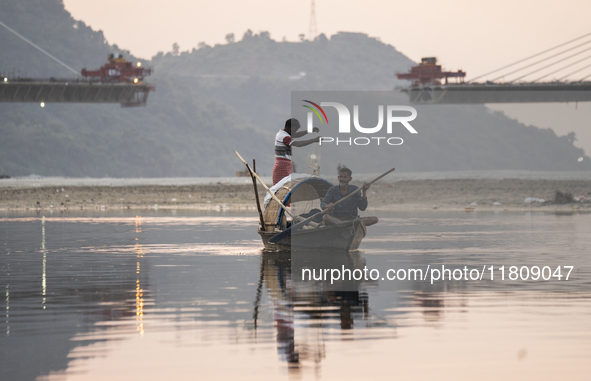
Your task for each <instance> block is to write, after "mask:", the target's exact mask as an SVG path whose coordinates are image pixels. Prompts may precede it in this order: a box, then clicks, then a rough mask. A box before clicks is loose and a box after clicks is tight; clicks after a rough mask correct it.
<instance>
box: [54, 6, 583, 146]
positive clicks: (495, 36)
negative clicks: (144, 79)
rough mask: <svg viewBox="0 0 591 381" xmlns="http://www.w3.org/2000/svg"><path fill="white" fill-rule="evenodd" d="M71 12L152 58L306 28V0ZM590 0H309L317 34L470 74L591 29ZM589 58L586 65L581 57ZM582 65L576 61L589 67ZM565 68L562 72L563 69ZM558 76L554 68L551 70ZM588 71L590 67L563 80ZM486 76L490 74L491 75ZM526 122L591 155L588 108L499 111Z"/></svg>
mask: <svg viewBox="0 0 591 381" xmlns="http://www.w3.org/2000/svg"><path fill="white" fill-rule="evenodd" d="M64 4H65V6H66V9H67V10H68V11H70V12H71V13H72V15H73V16H74V18H76V19H79V20H83V21H84V22H85V23H86V24H87V25H90V26H91V27H92V28H93V29H95V30H99V29H100V30H102V31H103V32H104V34H105V37H106V38H107V40H108V41H109V42H110V43H115V44H117V45H119V47H121V48H124V49H128V50H130V51H131V52H132V53H133V54H134V55H137V56H139V57H143V58H151V57H152V56H153V55H154V54H156V53H157V52H158V51H164V52H168V51H170V50H171V47H172V44H173V43H175V42H177V43H178V44H179V45H180V47H181V51H184V50H191V49H193V48H194V47H196V46H197V44H198V43H199V42H205V43H207V44H209V45H214V44H216V43H225V36H226V35H227V34H228V33H234V35H235V36H236V38H237V39H241V38H242V35H243V34H244V32H245V31H246V30H248V29H251V30H252V31H253V32H255V33H256V32H259V31H269V32H270V33H271V37H272V38H274V39H276V40H282V39H283V38H286V39H287V40H289V41H297V40H299V38H298V35H299V34H301V33H303V34H306V35H307V34H308V30H309V25H310V8H311V7H310V4H311V0H274V1H271V0H246V1H245V0H240V1H238V0H216V1H204V0H64ZM589 15H591V1H589V0H586V1H581V0H563V1H556V0H553V1H549V0H517V1H516V0H496V1H490V0H487V1H482V0H457V1H454V2H448V1H441V0H407V1H383V0H381V1H380V0H364V1H353V0H339V1H337V0H316V23H317V27H318V32H319V33H325V34H326V35H328V36H330V35H332V34H334V33H336V32H338V31H348V32H363V33H367V34H368V35H370V36H372V37H377V38H380V39H381V40H382V41H383V42H385V43H388V44H391V45H393V46H394V47H396V49H397V50H399V51H400V52H402V53H404V54H405V55H406V56H408V57H410V58H411V59H412V60H415V61H419V60H420V59H421V57H425V56H436V57H438V59H439V61H440V63H441V64H442V65H443V66H444V68H445V69H448V70H454V71H455V70H458V69H462V70H464V71H466V72H467V74H468V79H470V77H475V76H478V75H480V74H484V73H486V72H488V71H490V70H493V69H496V68H499V67H501V66H504V65H506V64H508V63H511V62H514V61H516V60H518V59H521V58H524V57H526V56H529V55H531V54H534V53H537V52H540V51H542V50H545V49H548V48H550V47H552V46H555V45H558V44H560V43H562V42H565V41H568V40H571V39H573V38H576V37H578V36H581V35H584V34H586V33H589V32H591V25H590V23H589ZM587 63H588V62H587ZM587 63H584V64H587ZM567 73H568V71H567ZM559 74H561V73H559ZM587 74H591V68H589V69H587V70H585V71H583V72H581V73H579V74H576V75H575V76H574V77H573V78H571V79H575V80H578V79H581V78H582V77H584V76H585V75H587ZM489 79H490V78H489ZM495 108H497V109H498V108H502V109H503V110H505V111H506V112H507V114H508V115H510V116H514V117H517V118H518V119H519V120H521V121H523V122H525V123H528V124H529V123H531V124H535V125H537V126H539V127H543V128H548V127H551V128H553V129H554V130H555V131H556V133H557V134H558V135H564V134H566V133H568V132H570V131H575V132H576V133H577V136H578V138H579V141H578V142H577V143H576V144H575V145H577V146H579V147H582V148H585V150H586V152H587V154H591V107H587V105H586V104H585V105H582V106H581V107H578V108H576V109H575V106H574V105H572V104H571V105H564V104H563V105H553V106H552V107H545V106H544V105H533V106H526V105H523V107H521V106H519V105H511V106H510V107H503V106H501V107H498V106H496V107H495Z"/></svg>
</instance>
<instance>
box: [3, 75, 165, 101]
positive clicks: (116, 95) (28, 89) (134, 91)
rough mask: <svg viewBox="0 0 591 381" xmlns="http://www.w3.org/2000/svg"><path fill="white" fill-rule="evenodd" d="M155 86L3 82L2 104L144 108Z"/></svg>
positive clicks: (82, 82) (140, 84) (142, 84)
mask: <svg viewBox="0 0 591 381" xmlns="http://www.w3.org/2000/svg"><path fill="white" fill-rule="evenodd" d="M152 90H154V86H153V85H150V84H145V83H139V84H134V83H98V82H85V81H75V80H74V81H71V82H66V81H55V82H54V81H40V80H22V79H21V80H8V81H7V82H3V81H0V102H38V103H40V102H45V103H54V102H55V103H120V104H121V106H124V107H132V106H145V105H146V102H147V100H148V94H149V92H150V91H152Z"/></svg>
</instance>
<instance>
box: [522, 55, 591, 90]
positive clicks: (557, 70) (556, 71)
mask: <svg viewBox="0 0 591 381" xmlns="http://www.w3.org/2000/svg"><path fill="white" fill-rule="evenodd" d="M589 58H591V56H586V57H584V58H581V59H580V60H578V61H575V62H572V63H569V64H568V65H566V66H563V67H561V68H560V69H556V70H554V71H551V72H550V73H548V74H544V75H543V76H541V77H540V78H538V79H535V80H533V81H532V83H534V82H538V81H539V80H540V79H542V78H546V77H547V76H549V75H552V74H554V73H558V72H559V71H562V70H564V69H568V68H569V67H571V66H574V65H576V64H578V63H579V62H583V61H585V60H588V59H589ZM567 77H568V75H567ZM562 78H566V77H562ZM562 78H561V79H562Z"/></svg>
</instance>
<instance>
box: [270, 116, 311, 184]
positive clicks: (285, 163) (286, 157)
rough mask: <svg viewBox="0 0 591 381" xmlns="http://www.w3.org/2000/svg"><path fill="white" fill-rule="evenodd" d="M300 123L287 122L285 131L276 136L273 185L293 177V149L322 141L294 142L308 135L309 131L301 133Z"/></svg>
mask: <svg viewBox="0 0 591 381" xmlns="http://www.w3.org/2000/svg"><path fill="white" fill-rule="evenodd" d="M299 129H300V122H298V120H297V119H295V118H291V119H288V120H287V121H286V122H285V127H284V128H283V130H279V132H278V133H277V135H275V165H274V166H273V185H275V184H277V183H278V182H279V181H281V179H282V178H284V177H285V176H288V175H291V147H292V146H293V147H304V146H307V145H310V144H312V143H317V142H319V141H320V136H317V137H315V138H313V139H308V140H299V141H297V140H293V139H294V138H300V137H302V136H304V135H306V134H307V133H308V132H307V131H300V132H297V131H298V130H299ZM313 131H314V132H319V131H320V130H319V129H318V127H314V129H313Z"/></svg>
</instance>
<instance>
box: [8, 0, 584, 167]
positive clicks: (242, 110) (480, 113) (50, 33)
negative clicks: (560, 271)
mask: <svg viewBox="0 0 591 381" xmlns="http://www.w3.org/2000/svg"><path fill="white" fill-rule="evenodd" d="M0 21H3V22H5V23H6V24H8V25H9V26H11V27H12V28H13V29H15V30H17V31H18V32H19V33H21V34H22V35H24V36H25V37H27V38H29V39H30V40H32V41H33V42H35V43H37V44H38V45H40V46H42V47H43V48H44V49H45V50H47V51H48V52H50V53H51V54H53V55H55V56H56V57H58V58H59V59H60V60H62V61H64V62H66V63H67V64H68V65H69V66H72V67H74V68H76V69H82V68H84V67H86V68H88V69H96V68H98V67H100V66H101V65H102V64H104V63H105V62H106V56H107V54H108V53H113V52H116V53H122V54H123V55H124V56H125V58H126V59H128V60H132V61H136V60H138V59H137V58H136V57H134V56H133V55H132V54H131V53H130V52H129V51H126V50H122V49H121V48H119V47H118V46H117V45H112V44H109V43H108V42H107V41H106V40H105V38H104V36H103V34H102V32H100V31H94V30H92V29H91V28H89V27H88V26H86V25H85V24H84V22H82V21H80V20H75V19H73V18H72V16H71V15H70V14H69V13H68V12H67V11H66V10H65V9H64V6H63V3H62V1H61V0H27V1H23V2H14V1H9V0H0ZM0 40H1V41H2V49H1V50H0V72H2V73H8V74H9V75H10V73H12V74H13V75H14V73H18V72H20V74H21V76H22V75H26V76H29V77H46V78H49V77H69V76H71V74H70V73H69V72H68V71H67V70H65V69H64V68H62V67H61V66H59V65H57V64H56V63H55V62H53V61H51V60H50V59H49V58H47V57H46V56H44V55H43V54H42V53H40V52H38V51H37V50H35V49H34V48H33V47H31V46H29V45H27V44H26V43H24V42H23V41H21V40H20V39H18V38H17V37H16V36H14V35H12V34H10V33H9V32H8V31H6V30H5V29H4V28H0ZM131 48H132V47H131ZM142 62H143V64H144V66H150V67H153V68H154V74H153V75H152V76H150V77H148V78H147V81H148V82H150V83H153V84H155V86H156V91H155V92H153V93H152V94H151V95H150V97H149V100H148V105H147V106H146V107H141V108H121V107H120V106H119V105H97V104H94V105H93V104H47V105H46V107H44V108H41V107H39V105H38V104H17V103H0V114H1V115H2V118H1V120H0V136H1V139H0V174H1V173H6V174H9V175H11V176H19V175H28V174H31V173H36V174H40V175H44V176H50V175H54V176H55V175H61V176H105V175H109V176H112V177H172V176H232V175H234V174H235V172H236V171H237V170H241V169H242V166H241V164H240V163H239V162H238V161H237V159H236V158H235V156H234V153H233V151H234V150H238V151H239V152H241V153H242V154H243V156H244V157H246V158H255V159H256V160H257V165H258V169H259V172H261V173H263V174H270V172H271V168H272V165H273V161H274V157H273V148H272V145H273V138H274V135H275V133H276V132H277V131H278V130H279V129H280V128H282V127H283V124H284V122H285V120H286V119H287V118H288V117H289V115H290V112H291V111H290V109H291V92H292V91H327V90H330V91H350V90H358V91H359V90H361V91H392V89H393V88H394V86H396V85H403V83H402V82H398V81H397V80H396V79H395V76H394V73H395V72H403V71H406V70H408V68H409V67H410V66H412V65H413V64H414V63H413V62H412V61H411V60H410V59H408V58H407V57H405V56H404V55H403V54H402V53H400V52H398V51H397V50H396V49H395V48H394V47H393V46H391V45H388V44H384V43H382V42H380V41H379V40H378V39H376V38H372V37H369V36H367V35H365V34H361V33H345V32H342V33H337V34H336V35H333V36H330V37H327V36H324V35H320V36H318V37H317V38H316V39H314V40H313V41H308V40H302V41H299V42H289V41H275V40H273V39H272V38H271V37H270V35H269V33H267V32H261V33H258V34H254V33H252V32H250V31H249V32H247V33H245V34H244V36H242V37H241V38H240V39H238V38H235V37H234V36H233V35H228V37H227V43H226V44H221V45H216V46H207V45H206V44H199V46H196V48H195V49H193V50H192V51H187V52H179V51H178V47H177V48H176V49H174V48H173V49H172V51H171V52H167V53H164V52H162V53H158V54H157V55H155V56H154V57H152V59H151V60H143V61H142ZM392 96H393V99H399V100H400V102H404V98H396V97H403V95H402V94H395V93H393V95H392ZM425 107H431V108H430V109H426V108H425ZM417 110H418V112H419V115H421V118H417V120H416V121H415V122H413V124H414V123H416V128H417V130H419V131H420V133H419V137H420V139H418V138H417V139H414V140H412V139H407V140H406V142H405V144H403V145H402V146H399V147H398V148H397V149H396V150H379V151H375V152H372V153H371V154H369V155H368V154H367V151H365V152H364V153H359V154H356V155H353V156H348V157H347V160H348V162H349V163H350V162H355V163H356V165H357V166H358V167H359V168H367V170H362V171H368V172H371V169H374V168H375V165H374V164H375V163H376V162H383V161H386V162H390V161H393V162H396V163H397V169H398V170H403V171H404V170H407V171H437V170H470V169H472V170H479V169H482V170H488V169H521V170H579V169H590V168H589V166H588V165H587V163H589V160H585V161H584V162H583V163H579V162H578V161H577V159H578V158H579V157H582V156H584V152H583V150H581V149H578V148H576V147H574V146H573V144H572V142H573V139H574V136H565V137H558V136H556V134H555V133H554V132H552V131H551V130H543V129H539V128H536V127H533V126H525V125H523V124H520V123H518V122H516V121H514V120H511V119H509V118H507V117H505V116H504V115H503V114H501V113H498V112H491V111H490V110H488V109H487V108H486V107H484V106H473V105H467V106H449V107H444V106H421V107H417ZM323 133H325V132H323ZM322 149H323V151H322V159H323V163H322V164H323V168H328V170H330V168H334V167H336V165H337V164H338V163H342V162H343V158H342V157H340V156H339V152H338V151H337V150H335V147H332V148H331V147H330V146H328V147H326V148H324V147H323V148H322ZM298 164H299V165H300V167H301V166H304V164H305V163H298ZM350 165H352V164H350Z"/></svg>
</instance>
